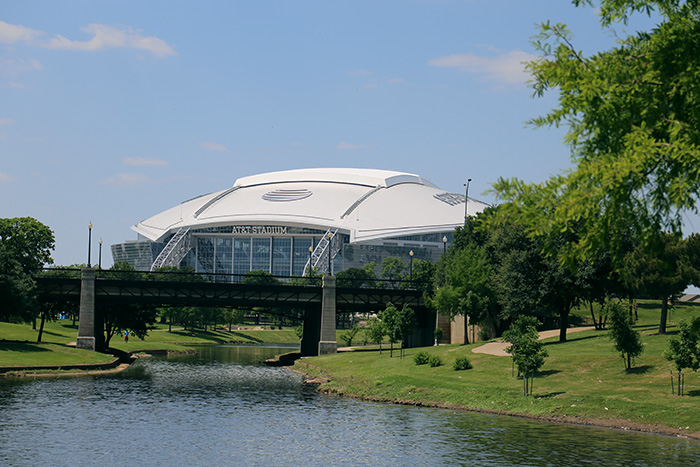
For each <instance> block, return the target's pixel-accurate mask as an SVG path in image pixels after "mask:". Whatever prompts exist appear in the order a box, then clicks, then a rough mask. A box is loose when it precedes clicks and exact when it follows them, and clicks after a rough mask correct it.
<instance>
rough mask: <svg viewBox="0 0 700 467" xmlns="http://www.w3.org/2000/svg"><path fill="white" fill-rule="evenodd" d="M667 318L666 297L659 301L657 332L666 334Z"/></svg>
mask: <svg viewBox="0 0 700 467" xmlns="http://www.w3.org/2000/svg"><path fill="white" fill-rule="evenodd" d="M667 318H668V297H667V296H664V298H663V300H662V301H661V320H660V321H659V334H666V319H667Z"/></svg>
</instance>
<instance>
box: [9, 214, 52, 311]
mask: <svg viewBox="0 0 700 467" xmlns="http://www.w3.org/2000/svg"><path fill="white" fill-rule="evenodd" d="M53 248H54V236H53V232H52V231H51V229H49V228H48V227H47V226H46V225H44V224H42V223H41V222H39V221H38V220H36V219H33V218H31V217H16V218H12V219H0V320H3V321H9V320H16V321H29V320H31V319H32V318H33V317H34V316H35V313H36V312H37V301H36V284H35V282H34V280H33V279H32V274H36V273H37V272H38V270H39V269H40V268H41V267H42V266H44V265H46V264H51V263H53V260H52V259H51V251H52V250H53Z"/></svg>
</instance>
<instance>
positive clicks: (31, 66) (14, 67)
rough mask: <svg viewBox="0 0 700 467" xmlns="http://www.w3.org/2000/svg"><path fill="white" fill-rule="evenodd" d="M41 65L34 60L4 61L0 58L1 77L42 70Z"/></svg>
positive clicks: (11, 59)
mask: <svg viewBox="0 0 700 467" xmlns="http://www.w3.org/2000/svg"><path fill="white" fill-rule="evenodd" d="M41 68H42V66H41V63H39V62H38V61H36V60H34V59H33V58H28V59H23V58H20V59H13V58H10V59H7V60H5V59H3V58H0V76H17V75H19V74H20V73H25V72H27V71H33V70H41Z"/></svg>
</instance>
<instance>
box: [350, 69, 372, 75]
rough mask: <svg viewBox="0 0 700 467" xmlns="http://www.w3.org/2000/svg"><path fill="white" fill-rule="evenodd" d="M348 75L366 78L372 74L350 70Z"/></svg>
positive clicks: (367, 71) (366, 71)
mask: <svg viewBox="0 0 700 467" xmlns="http://www.w3.org/2000/svg"><path fill="white" fill-rule="evenodd" d="M348 74H349V75H351V76H367V75H371V74H372V72H371V71H369V70H350V71H348Z"/></svg>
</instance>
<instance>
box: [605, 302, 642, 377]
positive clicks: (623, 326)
mask: <svg viewBox="0 0 700 467" xmlns="http://www.w3.org/2000/svg"><path fill="white" fill-rule="evenodd" d="M606 307H607V315H608V316H609V317H610V338H611V339H612V340H613V342H614V343H615V350H617V351H618V352H620V357H622V360H623V361H624V362H625V369H627V370H630V369H631V368H632V363H633V362H634V359H635V358H637V357H638V356H640V355H641V354H642V352H643V351H644V345H643V344H642V338H641V336H640V335H639V332H637V331H636V330H635V329H634V328H633V327H632V326H633V324H634V322H633V320H632V317H631V316H630V315H629V313H627V311H626V310H625V308H624V307H623V306H622V305H620V303H618V302H616V301H609V302H607V304H606Z"/></svg>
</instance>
